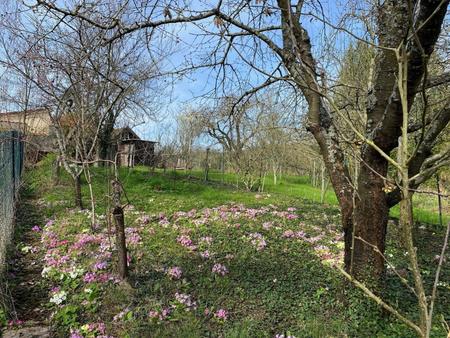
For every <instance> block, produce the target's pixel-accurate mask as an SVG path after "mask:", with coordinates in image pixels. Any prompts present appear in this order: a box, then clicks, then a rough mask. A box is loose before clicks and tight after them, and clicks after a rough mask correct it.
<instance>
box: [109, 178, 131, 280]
mask: <svg viewBox="0 0 450 338" xmlns="http://www.w3.org/2000/svg"><path fill="white" fill-rule="evenodd" d="M111 185H112V192H113V212H112V214H113V218H114V222H115V224H116V247H117V270H118V273H119V277H120V278H122V279H127V278H128V262H127V246H126V237H125V218H124V214H123V208H122V204H121V202H120V194H121V187H120V184H119V182H117V181H116V180H113V181H112V182H111Z"/></svg>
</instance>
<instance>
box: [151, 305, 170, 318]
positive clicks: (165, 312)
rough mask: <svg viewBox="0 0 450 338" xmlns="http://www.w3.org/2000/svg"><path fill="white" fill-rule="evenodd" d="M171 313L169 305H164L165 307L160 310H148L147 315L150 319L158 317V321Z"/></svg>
mask: <svg viewBox="0 0 450 338" xmlns="http://www.w3.org/2000/svg"><path fill="white" fill-rule="evenodd" d="M171 313H172V309H171V308H170V307H166V308H164V309H162V310H161V311H157V310H150V311H149V312H148V316H149V317H150V318H152V319H159V320H160V321H163V320H165V319H166V318H167V317H169V316H170V314H171Z"/></svg>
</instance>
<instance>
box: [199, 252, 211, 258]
mask: <svg viewBox="0 0 450 338" xmlns="http://www.w3.org/2000/svg"><path fill="white" fill-rule="evenodd" d="M200 256H202V258H209V257H210V253H209V251H208V250H205V251H203V252H200Z"/></svg>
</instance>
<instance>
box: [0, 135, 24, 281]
mask: <svg viewBox="0 0 450 338" xmlns="http://www.w3.org/2000/svg"><path fill="white" fill-rule="evenodd" d="M23 160H24V146H23V142H22V141H21V139H20V134H19V132H17V131H5V132H0V273H1V272H2V271H3V270H4V268H5V254H6V247H7V245H8V243H9V242H10V241H11V238H12V234H13V230H14V219H15V217H14V216H15V215H14V213H15V201H16V198H17V195H18V191H19V185H20V176H21V174H22V168H23Z"/></svg>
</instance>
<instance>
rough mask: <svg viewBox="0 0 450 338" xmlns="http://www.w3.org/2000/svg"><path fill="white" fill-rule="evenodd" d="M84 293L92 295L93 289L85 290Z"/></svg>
mask: <svg viewBox="0 0 450 338" xmlns="http://www.w3.org/2000/svg"><path fill="white" fill-rule="evenodd" d="M84 292H86V293H92V289H91V288H86V289H84Z"/></svg>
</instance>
